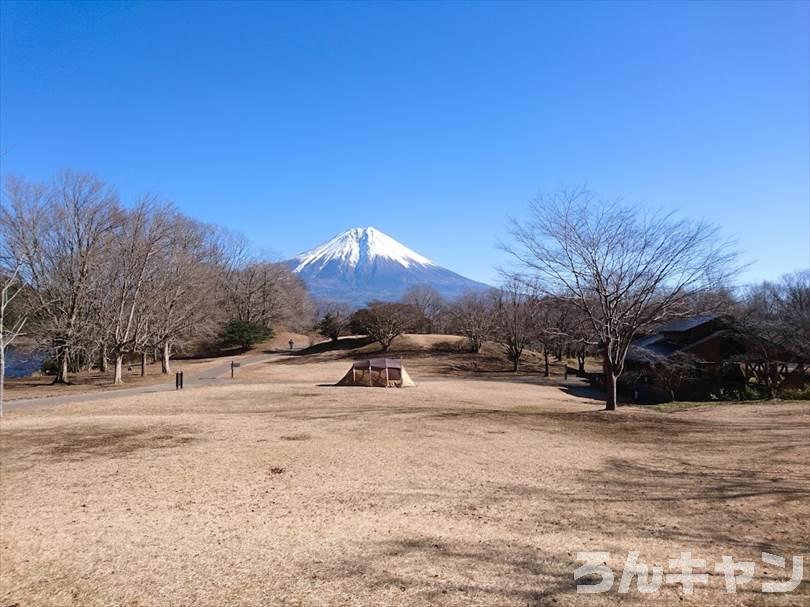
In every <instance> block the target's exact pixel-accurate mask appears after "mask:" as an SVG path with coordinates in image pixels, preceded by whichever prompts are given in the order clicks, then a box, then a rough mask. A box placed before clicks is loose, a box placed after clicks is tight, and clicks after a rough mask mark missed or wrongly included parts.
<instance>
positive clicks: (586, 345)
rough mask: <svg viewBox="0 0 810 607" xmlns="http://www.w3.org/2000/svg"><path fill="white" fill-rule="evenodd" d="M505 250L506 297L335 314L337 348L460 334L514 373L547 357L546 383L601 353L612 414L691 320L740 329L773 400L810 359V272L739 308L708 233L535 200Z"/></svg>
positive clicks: (606, 207) (625, 209) (728, 267)
mask: <svg viewBox="0 0 810 607" xmlns="http://www.w3.org/2000/svg"><path fill="white" fill-rule="evenodd" d="M503 248H504V249H505V250H506V251H507V252H508V253H509V254H510V255H511V257H512V259H513V261H514V263H513V264H512V266H511V268H509V269H508V270H506V271H504V273H503V276H504V281H503V286H502V287H501V288H500V289H493V290H492V291H491V292H489V293H471V294H469V295H467V296H464V297H462V298H460V299H459V300H456V301H454V302H450V303H448V302H445V301H443V300H442V299H441V297H440V296H439V295H438V294H437V293H436V292H435V291H434V290H433V289H430V288H429V287H417V288H415V289H412V290H411V291H409V292H408V293H407V294H406V295H405V297H404V298H403V300H402V301H401V302H399V303H381V302H374V303H372V304H371V305H369V306H368V307H367V308H366V309H364V310H361V311H359V312H357V313H355V314H354V315H351V314H350V311H349V310H347V309H345V308H340V307H337V306H333V307H332V308H330V309H329V310H327V311H326V313H325V314H324V315H323V316H322V320H321V324H320V329H321V331H322V332H323V333H324V334H325V335H328V336H330V337H332V338H333V339H336V338H337V336H339V335H340V334H341V332H342V331H344V330H348V329H351V330H353V331H355V332H362V333H365V334H368V335H370V336H371V337H372V338H373V339H375V340H376V341H378V342H379V343H380V344H381V345H382V347H383V349H387V348H388V347H389V346H390V344H391V342H392V341H393V339H394V337H396V335H398V334H399V333H401V332H404V331H423V332H440V333H443V332H448V333H454V334H460V335H463V336H465V337H466V338H467V339H468V341H469V343H470V346H471V348H472V350H473V351H475V352H479V351H480V350H481V347H482V345H483V343H484V341H485V340H494V341H497V342H499V343H500V344H502V346H503V348H504V352H505V354H506V356H507V358H508V359H509V360H510V361H511V363H512V366H513V369H514V370H517V369H518V368H519V365H520V361H521V359H522V357H523V354H524V352H525V351H526V350H527V349H533V350H536V351H540V352H542V353H543V354H544V355H545V360H546V374H548V357H549V355H550V354H556V355H557V356H562V354H563V353H566V354H568V355H573V354H575V355H576V356H577V358H578V359H579V364H580V368H581V369H582V366H583V365H584V360H585V356H586V354H587V353H598V354H599V355H600V356H601V357H602V365H603V371H604V377H605V383H606V388H607V399H606V400H607V408H608V409H609V410H612V409H615V407H616V403H617V381H618V379H619V377H620V376H621V375H622V373H623V372H624V370H625V361H626V357H627V353H628V350H629V348H630V346H631V343H632V342H633V340H634V339H635V338H636V337H638V336H640V335H643V334H645V333H646V332H648V331H650V330H652V329H654V328H655V327H656V326H657V325H659V324H660V323H662V322H664V321H666V320H670V319H673V318H676V317H679V316H686V315H694V314H699V313H705V312H714V313H725V314H729V315H731V316H733V317H734V318H736V319H737V321H736V327H737V329H738V330H739V336H740V339H741V340H742V341H744V342H745V350H746V353H747V354H746V357H745V358H744V360H745V361H746V364H747V366H748V367H750V369H751V373H753V374H754V378H753V379H754V380H756V381H758V382H759V383H761V384H762V385H764V386H765V388H766V392H767V394H768V395H769V396H773V395H774V394H776V393H777V392H778V390H777V388H778V385H779V383H780V382H781V381H783V380H784V378H785V377H786V374H787V370H788V369H789V367H790V363H791V361H792V362H793V363H796V362H799V361H807V360H809V359H810V351H808V348H810V271H805V272H798V273H796V274H793V275H790V276H787V277H785V278H783V279H782V280H781V281H779V282H777V283H765V284H763V285H759V286H757V287H754V288H750V289H748V290H747V291H744V292H742V293H739V294H738V296H737V297H734V296H733V295H732V290H731V289H730V285H731V284H732V282H733V279H734V278H735V276H736V274H737V273H738V272H739V270H740V269H741V267H740V265H739V263H738V257H737V253H736V251H735V249H734V246H733V243H732V242H730V241H728V240H726V239H724V238H722V237H721V235H720V232H719V229H718V228H717V227H716V226H713V225H711V224H708V223H706V222H693V221H689V220H684V219H678V218H676V217H675V216H674V215H672V214H662V213H657V212H651V211H649V210H645V209H643V208H640V207H636V206H632V205H626V204H624V203H621V202H618V201H605V200H599V199H597V198H596V197H594V196H593V195H592V194H591V193H590V192H589V191H587V190H584V189H580V190H575V191H562V192H559V193H557V194H555V195H552V196H549V197H543V198H539V199H537V200H535V201H534V202H533V203H532V204H531V206H530V211H529V214H528V217H526V218H524V219H523V220H522V221H520V222H518V221H515V222H513V223H512V229H511V238H510V240H509V241H508V242H507V243H505V244H504V245H503ZM749 363H750V364H749Z"/></svg>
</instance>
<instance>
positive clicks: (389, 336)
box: [352, 301, 418, 352]
mask: <svg viewBox="0 0 810 607" xmlns="http://www.w3.org/2000/svg"><path fill="white" fill-rule="evenodd" d="M417 318H418V312H417V311H416V310H415V309H414V308H413V307H412V306H409V305H406V304H402V303H391V302H382V301H373V302H371V303H370V304H369V305H368V307H366V308H363V309H362V310H358V311H357V312H355V313H354V315H353V318H352V325H353V326H355V327H356V328H357V329H358V331H359V332H361V333H365V334H366V335H368V336H369V337H370V338H371V339H373V340H374V341H376V342H378V343H379V344H380V346H381V347H382V350H383V352H387V351H388V349H389V348H390V347H391V343H392V342H393V341H394V339H396V338H397V337H398V336H399V335H402V333H405V332H406V331H408V330H410V329H411V328H412V327H413V326H414V324H415V321H416V319H417Z"/></svg>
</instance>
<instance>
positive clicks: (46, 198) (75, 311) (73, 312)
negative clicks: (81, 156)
mask: <svg viewBox="0 0 810 607" xmlns="http://www.w3.org/2000/svg"><path fill="white" fill-rule="evenodd" d="M3 202H4V204H3V206H2V212H0V230H2V237H3V239H4V240H5V241H6V243H7V244H6V246H7V247H8V248H9V250H11V251H13V253H14V256H15V258H16V259H17V260H19V262H20V278H21V280H22V281H23V282H24V283H25V284H26V285H28V286H30V288H31V292H32V294H33V297H34V298H35V299H36V304H37V305H36V307H37V313H36V314H35V315H33V316H32V317H31V318H30V319H29V327H28V328H29V330H30V332H31V334H32V335H34V336H35V337H36V338H37V339H38V341H39V342H40V343H41V344H42V345H43V347H45V348H47V349H48V350H49V351H50V353H51V354H52V355H53V356H54V358H55V359H56V361H57V373H56V377H55V379H54V382H55V383H66V382H67V381H68V372H69V369H70V365H71V361H73V362H74V363H75V364H78V359H79V357H80V356H81V355H82V353H83V351H84V350H85V349H86V347H87V344H88V343H90V342H91V341H92V335H93V334H94V332H96V330H97V329H98V326H99V323H98V322H97V319H96V318H94V316H93V315H94V313H95V303H96V302H98V301H99V300H101V299H102V298H103V297H104V296H105V295H106V292H105V291H104V289H103V286H102V284H101V282H100V281H99V277H100V275H101V272H100V268H101V266H102V265H103V264H104V263H105V262H106V261H107V260H109V247H110V243H111V234H112V231H113V229H114V228H115V227H116V225H117V221H118V220H119V218H120V217H121V212H120V207H119V204H118V198H117V196H116V195H115V193H114V192H112V190H111V189H110V188H109V187H108V186H107V185H105V184H104V183H103V182H101V181H99V180H98V179H96V178H94V177H92V176H91V175H87V174H83V173H70V172H67V173H64V174H62V175H61V176H60V177H59V178H58V179H57V181H56V182H55V183H54V184H53V186H51V187H50V188H45V187H43V186H39V185H35V184H30V183H27V182H25V181H23V180H21V179H18V178H13V177H12V178H10V179H9V180H8V181H7V183H6V188H5V192H4V201H3Z"/></svg>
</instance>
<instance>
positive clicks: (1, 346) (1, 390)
mask: <svg viewBox="0 0 810 607" xmlns="http://www.w3.org/2000/svg"><path fill="white" fill-rule="evenodd" d="M5 389H6V344H5V341H4V340H3V325H2V324H0V417H3V398H4V397H5Z"/></svg>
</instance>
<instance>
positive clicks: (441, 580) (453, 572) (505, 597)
mask: <svg viewBox="0 0 810 607" xmlns="http://www.w3.org/2000/svg"><path fill="white" fill-rule="evenodd" d="M579 565H581V563H576V562H575V561H574V560H573V559H572V557H571V555H570V554H565V553H561V554H549V553H545V552H542V551H540V550H539V549H537V548H536V547H534V546H530V545H527V544H521V545H519V546H514V547H509V546H507V547H504V545H503V544H502V543H501V544H498V545H493V544H483V543H469V542H464V541H455V540H454V541H452V542H448V541H447V540H445V539H442V538H435V537H434V538H431V537H423V536H421V537H413V538H403V539H395V540H390V541H384V542H378V543H376V544H373V545H372V546H371V547H369V548H366V549H364V550H363V554H362V558H358V559H356V560H347V561H344V562H343V563H341V564H340V565H339V566H338V567H336V568H335V569H334V570H333V571H331V572H330V574H331V575H332V576H334V577H336V578H342V579H347V580H355V579H356V583H358V584H361V585H363V586H364V587H366V588H369V589H371V590H386V589H389V590H399V591H401V592H403V600H407V601H413V600H414V599H418V600H419V601H420V602H424V603H425V604H441V603H445V602H446V603H450V604H457V603H458V601H459V600H461V601H464V602H465V603H472V604H479V603H480V601H481V600H482V599H483V600H485V601H486V602H487V603H491V604H499V603H504V602H506V603H508V604H521V605H532V606H534V605H537V606H539V605H546V604H549V603H550V602H551V601H552V599H554V597H559V596H561V595H571V599H572V600H574V599H575V597H576V584H577V582H575V581H574V577H573V572H574V570H575V569H576V568H577V567H578V566H579ZM482 579H483V580H491V582H489V583H488V582H487V581H480V580H482ZM594 581H598V576H594ZM579 583H587V582H586V581H584V580H580V582H579ZM555 602H556V599H555Z"/></svg>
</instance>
